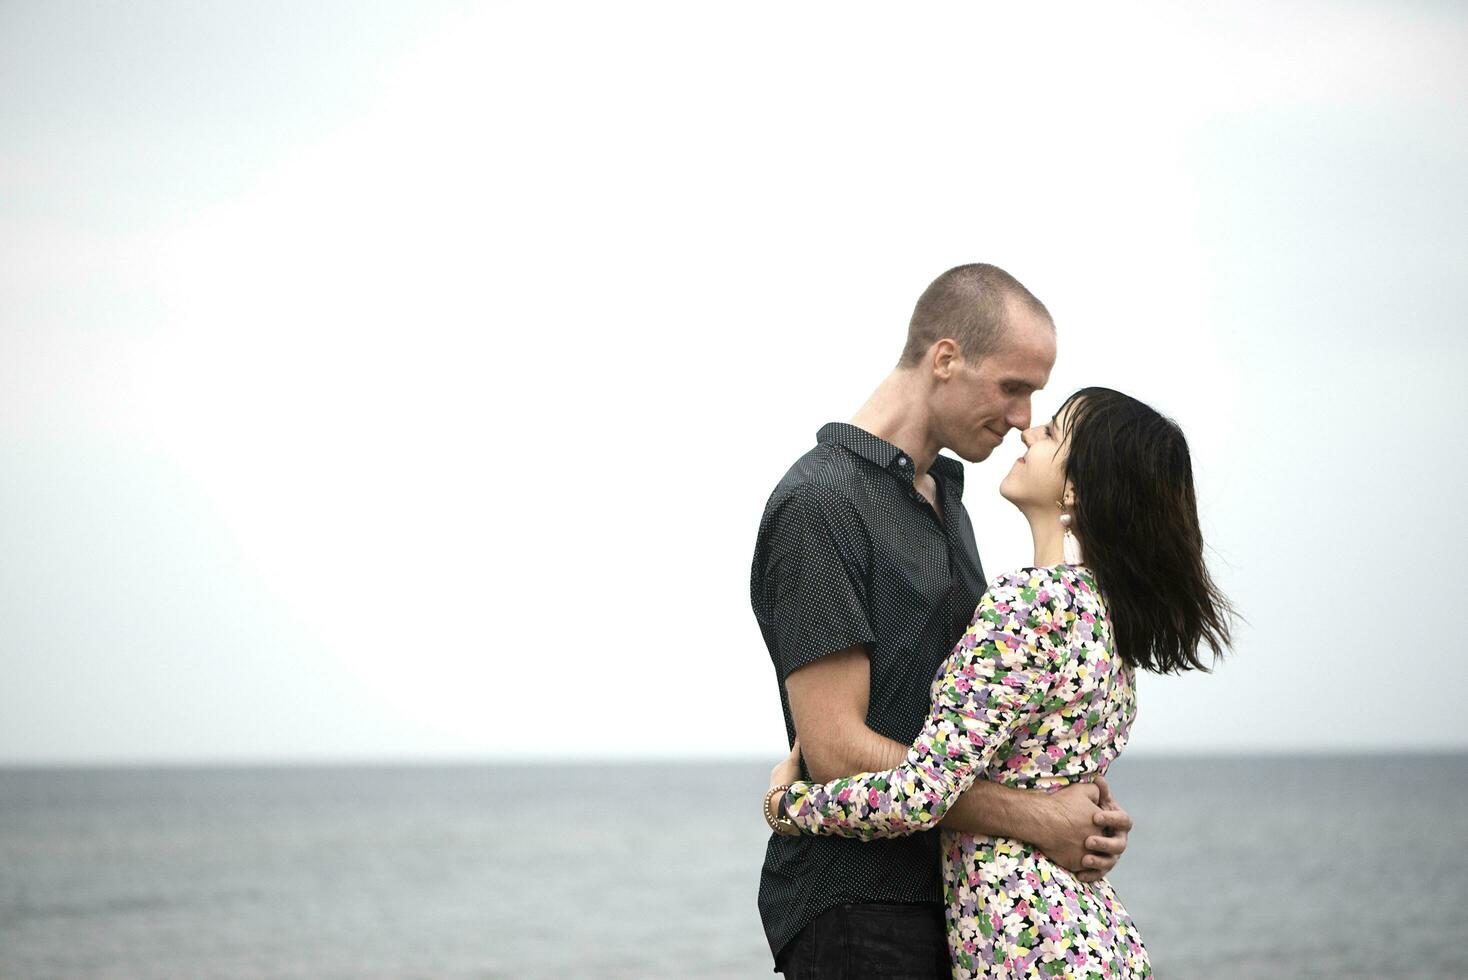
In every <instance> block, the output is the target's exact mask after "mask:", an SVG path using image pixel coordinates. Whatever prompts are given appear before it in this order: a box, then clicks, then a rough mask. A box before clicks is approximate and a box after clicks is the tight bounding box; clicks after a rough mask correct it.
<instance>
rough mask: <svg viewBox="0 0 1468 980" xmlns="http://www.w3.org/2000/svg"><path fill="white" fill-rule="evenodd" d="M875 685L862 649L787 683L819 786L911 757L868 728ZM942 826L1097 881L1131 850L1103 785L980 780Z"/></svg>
mask: <svg viewBox="0 0 1468 980" xmlns="http://www.w3.org/2000/svg"><path fill="white" fill-rule="evenodd" d="M870 685H871V668H870V662H869V660H868V658H867V654H866V651H865V649H864V648H862V647H860V646H856V647H851V648H849V649H846V650H841V651H838V652H836V653H831V654H827V655H826V656H824V657H821V658H819V659H817V660H815V661H813V662H811V663H808V664H806V665H805V666H803V667H800V668H799V669H797V670H795V671H793V672H792V673H791V674H790V675H789V676H788V677H787V678H786V679H785V691H786V693H787V694H788V695H789V698H790V712H791V714H792V716H793V717H794V721H795V730H796V731H797V732H798V733H799V736H800V743H801V750H802V755H803V756H804V758H805V764H806V768H807V770H808V771H809V772H810V774H811V776H812V777H813V778H815V779H816V780H819V781H822V782H828V781H830V780H832V779H836V778H837V777H840V776H849V775H854V774H856V773H860V772H881V771H884V770H887V769H891V768H894V767H896V766H898V765H899V764H901V762H902V761H903V759H904V758H905V757H906V755H907V751H908V746H906V745H903V744H901V743H900V742H896V741H893V740H892V739H890V738H885V737H883V736H882V735H879V734H877V733H876V732H874V731H872V730H871V729H870V728H868V727H867V725H866V715H867V701H868V696H869V693H868V692H869V691H870ZM1106 804H1109V808H1108V807H1107V806H1106ZM943 826H944V827H945V828H947V829H949V830H960V831H966V832H968V833H972V834H982V835H986V836H992V837H1012V838H1015V839H1017V840H1023V841H1028V842H1029V843H1031V844H1034V845H1035V846H1037V847H1039V848H1040V849H1041V850H1042V851H1044V852H1045V854H1046V855H1047V856H1048V857H1049V858H1050V859H1051V860H1052V861H1055V862H1056V863H1057V864H1059V865H1061V866H1062V867H1064V868H1067V869H1069V870H1071V871H1074V872H1077V875H1078V877H1080V878H1081V879H1082V880H1086V881H1091V880H1095V879H1097V878H1100V877H1102V876H1103V875H1105V874H1106V873H1107V872H1108V871H1110V870H1111V868H1112V867H1113V866H1114V865H1115V864H1116V861H1117V859H1118V858H1119V857H1120V856H1121V853H1122V851H1124V850H1125V849H1126V843H1127V832H1128V831H1129V830H1130V829H1131V818H1130V817H1128V816H1127V814H1126V812H1125V811H1123V810H1121V809H1120V808H1119V807H1117V806H1116V805H1115V801H1114V800H1111V798H1110V795H1109V793H1106V787H1105V783H1104V781H1101V782H1100V784H1099V785H1095V784H1078V785H1075V786H1071V787H1067V788H1066V789H1063V790H1061V791H1059V792H1057V793H1053V794H1047V793H1045V792H1043V791H1040V790H1020V789H1013V788H1011V787H1008V786H1003V785H1000V784H998V783H992V782H988V781H986V780H978V781H976V782H975V783H974V784H973V785H972V786H971V787H970V788H969V789H968V791H967V792H965V793H964V794H963V796H962V797H960V799H959V801H958V803H956V804H955V805H954V806H953V808H952V809H951V810H949V811H948V813H947V814H946V815H945V816H944V818H943Z"/></svg>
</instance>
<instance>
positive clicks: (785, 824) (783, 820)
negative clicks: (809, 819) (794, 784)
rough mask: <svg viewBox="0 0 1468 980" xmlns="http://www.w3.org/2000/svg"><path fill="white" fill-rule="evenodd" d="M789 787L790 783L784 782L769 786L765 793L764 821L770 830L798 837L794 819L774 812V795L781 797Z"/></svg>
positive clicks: (798, 831) (798, 830)
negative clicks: (779, 784)
mask: <svg viewBox="0 0 1468 980" xmlns="http://www.w3.org/2000/svg"><path fill="white" fill-rule="evenodd" d="M789 789H790V784H789V783H786V784H785V785H783V786H772V787H770V791H769V792H768V793H766V794H765V808H764V809H765V823H767V824H769V825H770V829H771V830H773V831H774V832H775V833H777V834H780V835H781V836H783V837H798V836H800V828H799V827H797V826H796V825H795V821H794V820H791V819H790V818H789V817H787V816H781V815H777V814H776V813H775V797H776V796H781V797H783V796H784V795H785V794H786V792H788V791H789Z"/></svg>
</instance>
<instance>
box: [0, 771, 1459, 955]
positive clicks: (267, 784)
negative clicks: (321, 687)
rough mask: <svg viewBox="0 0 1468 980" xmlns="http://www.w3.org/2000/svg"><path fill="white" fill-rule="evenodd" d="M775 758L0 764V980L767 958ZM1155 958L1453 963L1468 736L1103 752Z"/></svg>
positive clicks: (1127, 886)
mask: <svg viewBox="0 0 1468 980" xmlns="http://www.w3.org/2000/svg"><path fill="white" fill-rule="evenodd" d="M771 764H773V760H771V762H769V763H751V764H717V765H707V766H692V765H688V764H686V763H678V764H663V765H589V764H588V765H554V766H551V765H540V766H535V765H527V766H404V767H340V768H237V769H226V768H219V769H146V770H143V769H110V770H107V769H86V770H83V769H71V770H67V769H10V770H0V977H4V978H6V980H21V978H62V977H64V978H78V977H98V978H128V980H136V978H169V980H175V978H210V977H216V978H244V977H251V978H253V977H281V978H293V977H299V978H307V977H310V978H317V977H322V978H335V977H341V978H349V977H350V978H412V977H422V978H491V977H496V978H497V977H507V978H508V977H516V978H519V977H629V978H630V977H636V978H643V977H712V978H734V977H764V976H771V975H772V974H771V973H770V969H771V959H770V956H769V951H768V949H767V948H766V946H765V942H764V937H763V933H762V932H761V930H760V925H759V919H758V916H757V914H756V911H755V891H756V888H757V884H758V873H759V864H760V858H761V856H762V854H763V849H764V842H765V837H766V831H765V829H764V823H763V821H762V819H761V818H760V815H759V801H760V794H761V792H762V790H763V789H764V785H765V779H766V775H767V774H768V771H769V765H771ZM1112 786H1113V789H1114V791H1115V792H1116V794H1117V796H1118V797H1119V798H1120V799H1121V800H1122V802H1123V804H1124V805H1125V806H1126V807H1127V809H1128V810H1130V811H1131V813H1132V815H1133V817H1134V818H1135V820H1136V823H1137V829H1136V830H1135V832H1134V833H1133V835H1132V840H1131V848H1130V850H1129V851H1128V852H1127V855H1126V856H1125V858H1124V859H1123V860H1122V863H1121V865H1120V866H1119V867H1118V868H1117V870H1116V871H1115V872H1114V873H1113V875H1112V881H1113V883H1114V884H1115V885H1116V888H1117V890H1118V892H1119V893H1120V894H1121V896H1122V899H1123V900H1124V901H1125V902H1126V904H1127V906H1128V908H1129V909H1130V910H1131V912H1132V914H1133V917H1134V918H1135V919H1136V921H1137V924H1138V926H1139V928H1140V929H1141V931H1142V935H1143V937H1144V939H1145V941H1146V942H1147V945H1148V947H1149V949H1150V950H1151V952H1152V957H1153V962H1154V964H1155V966H1156V968H1157V973H1158V976H1160V977H1163V978H1212V977H1239V978H1271V977H1373V978H1376V977H1463V978H1468V756H1463V755H1437V756H1411V757H1409V756H1389V757H1388V756H1378V757H1357V758H1349V757H1323V758H1252V759H1196V760H1180V759H1169V760H1160V759H1135V760H1134V759H1125V758H1124V759H1122V760H1121V761H1120V762H1118V763H1117V765H1116V766H1115V768H1114V769H1113V771H1112Z"/></svg>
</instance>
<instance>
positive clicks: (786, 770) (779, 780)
mask: <svg viewBox="0 0 1468 980" xmlns="http://www.w3.org/2000/svg"><path fill="white" fill-rule="evenodd" d="M799 779H800V738H799V736H797V737H796V739H795V744H794V745H792V746H790V754H789V755H787V756H786V757H785V758H784V759H781V760H780V764H779V765H777V766H776V767H775V768H773V769H771V770H770V789H774V788H775V787H776V786H788V785H790V784H791V783H793V782H796V781H798V780H799Z"/></svg>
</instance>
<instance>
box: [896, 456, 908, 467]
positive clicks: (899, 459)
mask: <svg viewBox="0 0 1468 980" xmlns="http://www.w3.org/2000/svg"><path fill="white" fill-rule="evenodd" d="M897 465H898V466H906V465H907V457H906V456H898V457H897Z"/></svg>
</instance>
